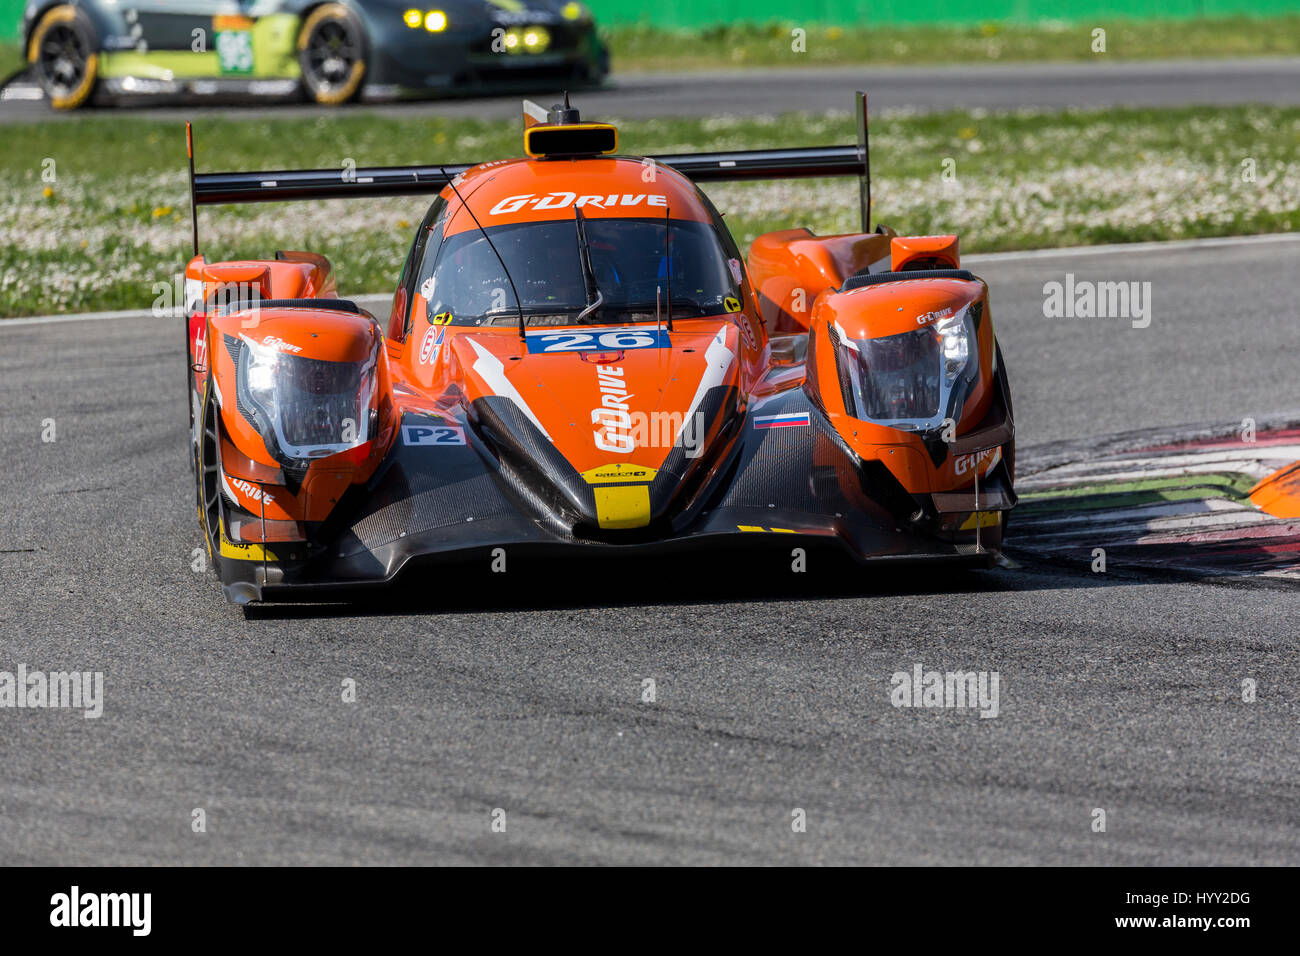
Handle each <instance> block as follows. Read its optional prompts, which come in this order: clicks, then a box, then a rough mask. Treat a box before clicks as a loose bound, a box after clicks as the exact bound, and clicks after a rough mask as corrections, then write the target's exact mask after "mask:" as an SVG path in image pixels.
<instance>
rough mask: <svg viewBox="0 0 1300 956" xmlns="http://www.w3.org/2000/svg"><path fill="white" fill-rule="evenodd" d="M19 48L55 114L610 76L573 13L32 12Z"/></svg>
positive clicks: (83, 7)
mask: <svg viewBox="0 0 1300 956" xmlns="http://www.w3.org/2000/svg"><path fill="white" fill-rule="evenodd" d="M22 35H23V40H24V49H25V50H26V52H27V60H28V63H29V64H30V69H31V72H32V74H33V78H34V79H35V80H36V81H37V82H38V83H39V84H40V85H41V87H42V88H43V89H44V91H45V94H46V96H47V97H48V98H49V101H50V104H51V105H52V106H54V107H55V108H56V109H75V108H76V107H78V106H81V105H83V104H85V103H87V102H89V101H90V99H91V97H92V95H93V94H94V93H95V91H96V89H100V90H102V91H103V93H104V95H105V96H106V97H108V98H110V99H114V98H116V99H121V98H127V97H134V96H141V95H150V94H168V95H175V94H198V95H206V96H212V95H228V94H237V95H258V96H289V95H293V93H295V92H296V91H301V92H302V93H303V94H304V95H305V96H306V97H307V98H309V99H313V100H315V101H316V102H318V103H326V104H337V103H345V102H347V101H349V100H351V99H354V98H357V97H360V96H370V97H375V98H387V97H393V96H401V95H415V94H434V93H441V92H449V91H456V92H459V91H467V90H475V89H482V88H489V87H490V88H492V89H502V88H504V89H509V88H512V87H516V86H518V87H524V86H530V85H531V86H533V87H535V86H536V84H538V83H539V82H543V81H554V82H555V83H556V84H557V85H567V86H569V87H577V86H582V85H585V84H590V83H598V82H600V81H601V80H602V79H604V77H605V75H606V74H607V73H608V72H609V51H608V50H607V49H606V48H605V46H604V44H603V43H602V42H601V40H600V38H599V37H598V36H597V35H596V27H595V23H594V22H593V21H592V17H591V13H590V11H589V10H588V9H587V7H586V6H584V5H583V4H582V3H580V2H578V0H438V2H437V3H431V4H428V5H425V6H420V7H415V6H412V5H411V2H410V0H330V2H322V0H124V2H120V3H119V2H118V0H65V2H61V0H28V2H27V6H26V8H25V10H24V12H23V34H22Z"/></svg>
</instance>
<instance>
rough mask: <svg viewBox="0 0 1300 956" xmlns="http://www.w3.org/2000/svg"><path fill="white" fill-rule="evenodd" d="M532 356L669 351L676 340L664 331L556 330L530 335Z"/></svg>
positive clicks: (647, 329)
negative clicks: (540, 354) (536, 354)
mask: <svg viewBox="0 0 1300 956" xmlns="http://www.w3.org/2000/svg"><path fill="white" fill-rule="evenodd" d="M524 338H525V340H526V341H527V342H528V351H529V352H530V353H546V352H614V351H618V352H624V351H628V350H630V349H668V348H672V345H673V343H672V340H671V339H670V338H669V337H668V330H667V329H662V328H653V327H652V328H622V329H597V330H595V331H592V332H575V331H572V330H569V331H564V332H557V331H554V330H545V331H541V330H539V331H536V332H526V333H525V334H524Z"/></svg>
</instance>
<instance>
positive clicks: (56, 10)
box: [26, 3, 100, 110]
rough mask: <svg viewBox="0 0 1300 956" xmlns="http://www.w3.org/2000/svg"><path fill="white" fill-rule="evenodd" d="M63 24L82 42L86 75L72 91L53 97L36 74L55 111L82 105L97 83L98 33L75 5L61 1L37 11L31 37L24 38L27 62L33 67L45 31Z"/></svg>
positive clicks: (42, 79)
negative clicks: (69, 27) (85, 52)
mask: <svg viewBox="0 0 1300 956" xmlns="http://www.w3.org/2000/svg"><path fill="white" fill-rule="evenodd" d="M61 23H66V24H68V25H70V26H71V27H72V29H73V31H75V32H76V34H77V35H78V36H79V37H80V38H81V40H82V41H83V42H84V43H85V44H86V49H87V51H89V52H88V53H87V56H86V64H85V69H86V75H85V77H84V79H83V80H82V83H81V85H80V86H78V87H77V89H76V90H75V91H73V92H72V93H71V94H69V95H67V96H64V97H56V96H54V94H53V92H52V91H51V90H50V89H49V87H48V86H46V84H45V78H44V77H43V76H41V77H40V82H41V88H42V89H44V90H45V95H46V97H47V98H48V99H49V101H50V105H51V106H52V107H54V108H55V109H57V110H73V109H76V108H77V107H79V106H84V105H85V104H86V103H87V102H88V101H89V100H90V98H91V96H92V95H93V94H94V92H95V87H96V86H97V85H98V83H99V54H100V49H99V32H98V31H97V30H96V29H95V25H94V24H93V23H92V22H91V21H90V18H89V17H87V16H86V15H85V13H83V12H82V11H81V10H80V9H79V8H77V7H74V6H72V5H71V4H67V3H62V4H59V5H58V6H54V7H51V8H50V9H49V10H46V11H45V13H43V14H41V18H40V19H39V20H38V21H37V22H36V26H35V27H33V28H32V33H31V36H30V37H28V40H27V50H26V52H27V62H28V63H29V64H30V65H31V66H32V67H35V65H36V58H35V53H36V48H37V47H38V46H39V44H40V41H41V40H42V39H44V37H45V34H46V33H47V32H49V30H50V29H51V28H52V27H54V26H56V25H57V24H61Z"/></svg>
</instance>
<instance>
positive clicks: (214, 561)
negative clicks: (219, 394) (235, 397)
mask: <svg viewBox="0 0 1300 956" xmlns="http://www.w3.org/2000/svg"><path fill="white" fill-rule="evenodd" d="M212 390H213V384H212V379H211V377H209V379H208V383H207V387H206V388H204V390H203V428H202V429H201V430H200V431H199V447H198V449H197V459H198V460H197V469H196V473H195V476H194V477H195V484H196V486H197V492H198V507H199V524H200V526H201V527H202V528H203V541H204V543H205V544H206V545H207V548H208V563H209V564H210V565H211V566H212V567H213V569H214V570H216V572H217V575H218V576H220V574H221V561H222V558H221V521H222V514H221V436H220V434H219V430H218V428H217V415H218V414H219V413H218V411H217V403H216V401H215V400H214V399H213V391H212Z"/></svg>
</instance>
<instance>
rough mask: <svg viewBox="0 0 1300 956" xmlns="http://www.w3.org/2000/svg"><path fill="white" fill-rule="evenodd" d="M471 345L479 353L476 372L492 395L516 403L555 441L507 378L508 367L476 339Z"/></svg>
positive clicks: (475, 365)
mask: <svg viewBox="0 0 1300 956" xmlns="http://www.w3.org/2000/svg"><path fill="white" fill-rule="evenodd" d="M469 344H470V345H472V346H474V351H475V352H477V353H478V361H477V362H475V363H474V366H473V368H474V371H475V372H477V373H478V375H479V377H480V378H482V379H483V381H485V382H487V385H488V388H490V389H492V393H493V394H494V395H500V396H501V397H502V398H508V399H510V401H512V402H514V403H515V405H516V406H518V408H519V410H520V411H521V412H523V413H524V414H525V415H527V416H528V420H529V421H531V422H532V423H533V424H534V425H536V426H537V430H538V431H540V432H541V433H542V434H543V435H545V436H546V440H547V441H554V440H555V439H553V438H551V436H550V434H549V433H548V432H547V431H546V429H545V428H544V427H543V426H542V423H541V422H540V421H538V420H537V416H536V415H534V414H533V410H532V409H531V408H529V407H528V403H527V402H525V401H524V397H523V396H522V395H520V394H519V389H517V388H515V387H514V385H513V384H511V382H510V379H508V378H506V367H505V365H504V364H502V362H501V360H500V359H499V358H497V357H496V356H495V355H493V354H492V353H491V352H489V351H488V350H487V349H485V348H484V347H483V346H481V345H479V344H478V342H476V341H475V340H474V339H472V338H471V339H470V340H469Z"/></svg>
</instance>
